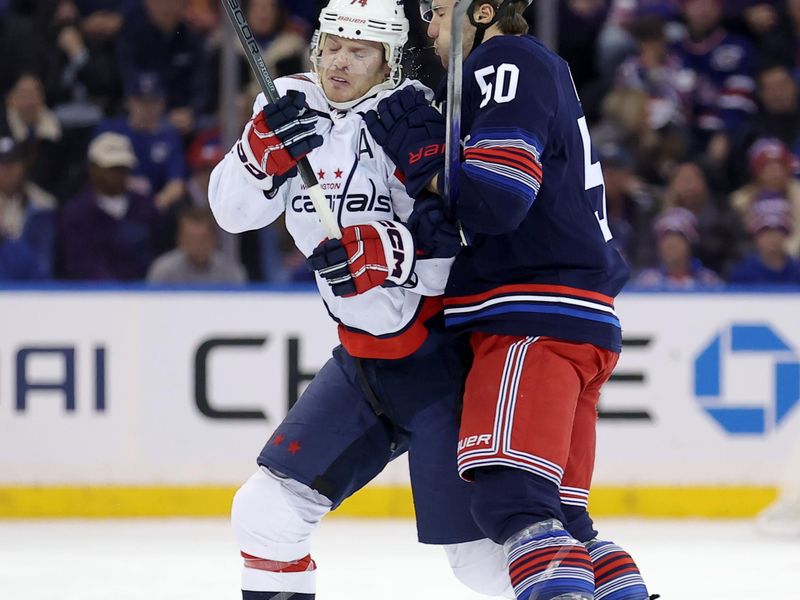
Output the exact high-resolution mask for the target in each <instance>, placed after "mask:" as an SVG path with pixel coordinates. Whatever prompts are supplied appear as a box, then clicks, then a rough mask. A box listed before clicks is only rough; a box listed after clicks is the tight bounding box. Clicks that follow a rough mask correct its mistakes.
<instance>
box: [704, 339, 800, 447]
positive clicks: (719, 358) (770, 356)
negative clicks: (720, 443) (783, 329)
mask: <svg viewBox="0 0 800 600" xmlns="http://www.w3.org/2000/svg"><path fill="white" fill-rule="evenodd" d="M743 361H746V362H748V363H751V364H752V366H753V367H758V366H759V365H758V363H760V366H761V367H762V370H763V371H764V372H765V375H766V376H765V377H763V378H755V379H756V380H757V381H756V382H755V383H757V384H760V385H759V386H758V387H759V388H760V390H758V392H760V393H755V394H754V390H752V389H749V386H746V384H747V382H742V383H743V385H742V387H748V389H747V390H744V391H743V390H742V389H741V388H740V387H739V386H736V385H731V384H730V383H729V381H730V379H729V378H730V377H733V376H735V374H736V371H737V370H739V369H737V367H742V366H743ZM694 375H695V377H694V395H695V398H696V399H697V401H698V402H699V403H700V406H702V408H703V410H704V411H705V412H706V413H707V414H708V415H709V416H710V417H711V418H712V419H714V420H715V421H716V422H717V423H719V425H720V426H721V427H722V428H723V429H724V430H725V431H727V432H728V433H731V434H734V435H742V434H751V435H764V434H766V433H769V432H771V431H773V430H775V429H776V428H777V427H778V426H780V424H781V423H782V422H783V421H784V419H786V417H787V416H788V415H789V413H790V412H791V411H792V409H793V408H794V407H795V406H796V405H797V404H798V401H800V362H799V361H798V356H797V352H796V351H795V350H794V348H792V347H791V346H790V345H789V344H788V343H787V342H786V341H785V340H784V339H783V338H782V337H781V336H780V335H779V334H778V333H777V332H776V331H775V330H774V329H772V328H771V327H770V326H768V325H764V324H736V325H732V326H730V327H728V328H726V329H724V330H722V331H721V332H719V333H718V334H717V335H716V336H715V337H714V338H713V339H712V340H711V342H710V343H709V344H708V345H707V346H706V347H705V348H703V350H702V351H701V352H700V354H699V355H698V356H697V358H696V359H695V361H694ZM751 379H753V378H751ZM751 394H753V395H751Z"/></svg>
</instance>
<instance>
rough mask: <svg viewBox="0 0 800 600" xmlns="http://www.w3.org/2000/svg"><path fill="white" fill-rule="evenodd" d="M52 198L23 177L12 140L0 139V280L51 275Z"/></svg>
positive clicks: (53, 236)
mask: <svg viewBox="0 0 800 600" xmlns="http://www.w3.org/2000/svg"><path fill="white" fill-rule="evenodd" d="M55 204H56V203H55V198H53V197H52V196H51V195H50V194H48V193H47V192H45V191H44V190H42V189H41V188H40V187H38V186H37V185H36V184H33V183H30V182H28V181H27V180H26V177H25V164H24V162H23V160H22V155H21V154H20V152H19V148H18V146H17V144H16V143H15V142H14V140H13V139H12V138H10V137H4V138H0V280H23V279H46V278H48V277H50V275H51V269H52V259H53V240H54V238H55V219H54V216H53V215H54V208H55Z"/></svg>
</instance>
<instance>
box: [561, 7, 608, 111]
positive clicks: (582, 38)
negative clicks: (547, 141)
mask: <svg viewBox="0 0 800 600" xmlns="http://www.w3.org/2000/svg"><path fill="white" fill-rule="evenodd" d="M558 5H559V15H558V20H559V22H558V26H559V34H560V35H559V36H558V53H559V54H560V55H561V56H562V57H563V58H564V60H566V61H567V62H568V63H569V65H570V69H571V71H572V75H573V77H574V79H575V86H576V87H577V89H578V91H579V92H581V94H582V96H581V97H583V96H584V95H585V94H583V92H584V89H585V87H586V84H588V83H590V82H592V81H593V80H594V79H596V78H597V77H598V75H599V73H598V71H597V64H596V61H595V53H594V49H595V46H596V45H597V38H598V36H599V35H600V30H601V29H602V27H603V23H604V22H605V19H606V16H607V15H608V6H607V3H606V1H605V0H563V1H562V2H559V3H558Z"/></svg>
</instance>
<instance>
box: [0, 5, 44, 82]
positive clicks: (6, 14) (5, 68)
mask: <svg viewBox="0 0 800 600" xmlns="http://www.w3.org/2000/svg"><path fill="white" fill-rule="evenodd" d="M36 38H37V35H36V28H35V27H34V24H33V22H32V21H31V20H30V19H27V18H24V17H21V16H19V15H16V14H14V13H13V12H12V9H11V7H10V6H9V3H8V1H7V0H6V1H5V2H3V1H2V0H0V56H2V57H3V58H2V60H0V97H5V95H6V94H7V93H8V92H9V90H10V89H11V88H12V87H13V86H14V84H15V83H16V82H17V81H18V80H19V78H20V77H21V76H22V75H23V74H24V73H35V74H37V75H39V76H41V75H42V74H43V73H45V71H46V68H47V59H46V56H45V48H44V47H43V46H42V45H40V44H38V43H35V41H34V40H36Z"/></svg>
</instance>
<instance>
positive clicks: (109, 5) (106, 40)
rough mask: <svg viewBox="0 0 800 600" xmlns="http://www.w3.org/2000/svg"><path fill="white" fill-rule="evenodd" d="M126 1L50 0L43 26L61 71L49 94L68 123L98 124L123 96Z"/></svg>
mask: <svg viewBox="0 0 800 600" xmlns="http://www.w3.org/2000/svg"><path fill="white" fill-rule="evenodd" d="M121 4H122V0H89V1H86V0H76V1H74V2H73V0H46V1H43V2H41V3H40V5H39V20H40V23H41V25H40V27H41V29H42V30H43V32H44V44H45V45H46V46H47V47H48V50H49V54H50V64H51V71H52V70H54V71H55V75H54V76H52V77H50V78H49V79H48V81H47V82H46V88H47V95H48V98H49V99H50V100H51V102H52V103H53V104H54V106H55V107H56V112H57V113H58V114H59V117H60V118H61V121H62V123H63V124H64V125H65V126H66V127H89V126H91V127H94V126H96V125H97V123H98V122H99V121H100V120H101V119H102V115H103V113H104V112H110V111H115V110H116V109H117V108H118V107H119V102H120V100H121V98H122V82H121V80H120V75H119V67H118V65H117V59H116V52H115V47H114V37H115V36H116V35H117V33H118V32H119V30H120V28H121V27H122V12H121V10H120V7H121Z"/></svg>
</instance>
